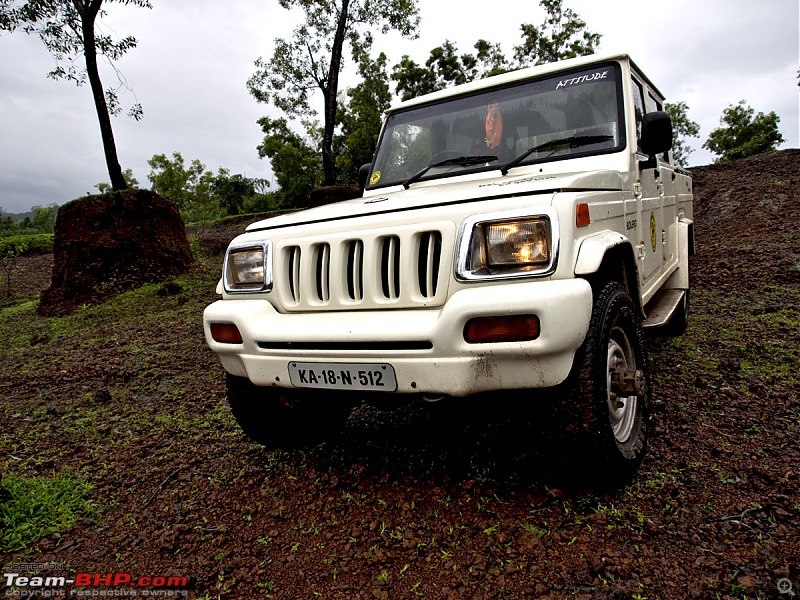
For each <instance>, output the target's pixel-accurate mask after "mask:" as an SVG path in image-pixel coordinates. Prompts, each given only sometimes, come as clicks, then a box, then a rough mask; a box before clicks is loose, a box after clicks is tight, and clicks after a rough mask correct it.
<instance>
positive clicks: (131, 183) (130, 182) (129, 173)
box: [94, 168, 139, 194]
mask: <svg viewBox="0 0 800 600" xmlns="http://www.w3.org/2000/svg"><path fill="white" fill-rule="evenodd" d="M122 178H123V179H124V180H125V186H126V188H127V189H129V190H138V189H139V181H138V180H137V179H136V177H134V176H133V169H131V168H127V169H125V170H124V171H123V172H122ZM94 187H96V188H97V191H98V192H100V193H101V194H105V193H106V192H110V191H111V185H110V184H108V183H106V182H105V181H101V182H100V183H95V184H94Z"/></svg>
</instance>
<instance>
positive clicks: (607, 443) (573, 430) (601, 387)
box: [558, 282, 650, 486]
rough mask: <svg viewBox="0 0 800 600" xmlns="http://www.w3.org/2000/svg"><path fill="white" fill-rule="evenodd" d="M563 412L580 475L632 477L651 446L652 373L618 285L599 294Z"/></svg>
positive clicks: (568, 451)
mask: <svg viewBox="0 0 800 600" xmlns="http://www.w3.org/2000/svg"><path fill="white" fill-rule="evenodd" d="M559 412H560V414H559V415H558V417H559V419H560V421H561V423H562V425H563V429H564V433H565V436H564V437H565V440H564V442H565V444H564V446H563V453H564V454H565V455H566V458H567V459H568V461H569V463H570V467H571V469H572V470H573V471H574V473H575V474H576V475H581V476H584V478H585V477H586V476H588V477H589V478H591V479H593V480H594V481H595V482H597V483H600V484H603V483H605V484H610V485H612V486H616V485H619V484H621V483H624V482H626V481H627V480H629V479H630V477H632V476H633V474H634V473H635V471H636V469H637V468H638V466H639V464H640V463H641V461H642V459H643V458H644V454H645V451H646V448H647V438H648V433H649V417H650V375H649V367H648V362H647V354H646V351H645V343H644V334H643V333H642V328H641V325H640V323H639V318H638V315H637V311H636V307H635V305H634V303H633V300H632V299H631V297H630V295H629V294H628V292H627V290H626V289H625V288H624V287H623V286H622V285H621V284H619V283H616V282H612V283H608V284H606V285H605V286H603V287H602V288H601V289H600V290H599V292H598V293H597V295H596V298H595V301H594V306H593V309H592V317H591V320H590V323H589V331H588V333H587V336H586V339H585V340H584V343H583V345H582V346H581V348H580V349H579V350H578V353H577V355H576V357H575V363H574V365H573V369H572V373H571V374H570V378H569V380H568V381H567V391H566V394H564V399H563V401H562V402H561V406H560V407H559Z"/></svg>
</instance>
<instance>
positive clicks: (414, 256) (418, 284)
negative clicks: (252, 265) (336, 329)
mask: <svg viewBox="0 0 800 600" xmlns="http://www.w3.org/2000/svg"><path fill="white" fill-rule="evenodd" d="M443 239H444V236H443V233H442V231H440V230H437V229H434V230H430V229H426V230H421V231H418V230H416V229H410V230H409V231H404V232H401V233H392V234H391V235H386V234H374V235H369V234H366V235H361V236H359V237H357V238H353V237H352V236H348V237H343V238H342V239H340V240H335V239H329V240H327V238H326V240H327V241H319V240H309V241H308V242H305V241H303V240H300V241H298V240H291V241H287V242H285V243H279V244H278V251H277V253H276V254H277V260H276V265H275V266H276V269H275V270H276V273H275V281H276V291H277V292H278V294H279V297H280V299H281V302H282V304H283V307H284V308H285V309H286V310H300V311H303V310H319V309H320V308H325V309H327V310H354V309H356V310H357V309H374V308H405V307H412V306H420V305H426V306H431V305H433V304H438V303H440V302H443V300H444V298H443V294H444V293H445V292H446V285H445V283H446V282H444V281H442V278H443V276H444V275H446V273H447V272H448V271H447V269H443V268H442V267H443V265H442V260H443V252H442V248H443ZM448 258H449V257H448ZM440 292H441V294H440Z"/></svg>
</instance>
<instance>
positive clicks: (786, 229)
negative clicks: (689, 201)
mask: <svg viewBox="0 0 800 600" xmlns="http://www.w3.org/2000/svg"><path fill="white" fill-rule="evenodd" d="M692 180H693V186H694V217H695V223H696V228H697V230H696V239H697V244H698V256H697V257H695V259H694V262H693V265H692V276H693V282H692V283H693V285H714V286H724V287H726V288H729V289H735V288H737V287H739V286H742V285H746V286H748V287H751V288H752V287H753V286H756V287H758V286H762V285H764V284H766V283H769V282H773V281H777V282H780V283H798V282H800V234H799V233H798V227H797V223H798V222H800V198H798V190H800V150H797V149H792V150H783V151H781V152H774V153H770V154H761V155H758V156H752V157H750V158H747V159H744V160H739V161H734V162H730V163H721V164H715V165H709V166H705V167H698V168H694V169H692ZM787 242H789V243H787Z"/></svg>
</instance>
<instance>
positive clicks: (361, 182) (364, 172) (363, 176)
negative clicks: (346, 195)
mask: <svg viewBox="0 0 800 600" xmlns="http://www.w3.org/2000/svg"><path fill="white" fill-rule="evenodd" d="M370 172H372V163H367V164H365V165H361V167H360V168H359V169H358V187H360V188H361V191H362V192H363V191H364V188H365V187H367V179H368V178H369V174H370Z"/></svg>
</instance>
